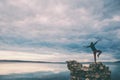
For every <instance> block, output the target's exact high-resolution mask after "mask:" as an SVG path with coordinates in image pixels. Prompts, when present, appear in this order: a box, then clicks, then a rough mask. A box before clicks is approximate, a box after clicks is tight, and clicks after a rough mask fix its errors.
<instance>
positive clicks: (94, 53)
mask: <svg viewBox="0 0 120 80" xmlns="http://www.w3.org/2000/svg"><path fill="white" fill-rule="evenodd" d="M93 55H94V61H95V63H96V51H94V52H93Z"/></svg>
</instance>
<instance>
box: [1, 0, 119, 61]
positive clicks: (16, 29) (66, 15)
mask: <svg viewBox="0 0 120 80" xmlns="http://www.w3.org/2000/svg"><path fill="white" fill-rule="evenodd" d="M99 39H100V40H101V41H100V42H99V43H98V44H97V45H96V48H97V49H98V50H101V51H102V54H101V55H100V58H99V59H98V61H117V60H120V52H119V51H120V44H119V43H120V0H0V60H33V61H39V60H40V61H41V60H42V61H67V60H73V59H74V60H78V61H81V62H87V61H93V54H92V51H91V49H89V48H85V47H83V46H86V45H89V44H90V42H95V41H96V40H99Z"/></svg>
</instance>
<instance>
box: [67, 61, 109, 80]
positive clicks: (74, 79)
mask: <svg viewBox="0 0 120 80" xmlns="http://www.w3.org/2000/svg"><path fill="white" fill-rule="evenodd" d="M67 67H68V69H69V70H70V80H111V71H110V70H109V67H106V66H105V65H104V64H103V63H102V62H97V63H92V64H89V66H88V67H86V66H83V65H82V64H81V63H78V62H77V61H74V60H72V61H67Z"/></svg>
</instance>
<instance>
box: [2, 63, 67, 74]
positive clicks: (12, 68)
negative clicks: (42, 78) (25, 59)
mask: <svg viewBox="0 0 120 80" xmlns="http://www.w3.org/2000/svg"><path fill="white" fill-rule="evenodd" d="M66 70H67V68H66V65H63V64H59V65H58V64H47V63H0V75H8V74H13V73H31V72H38V71H51V72H54V73H58V72H63V71H66Z"/></svg>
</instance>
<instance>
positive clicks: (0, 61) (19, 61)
mask: <svg viewBox="0 0 120 80" xmlns="http://www.w3.org/2000/svg"><path fill="white" fill-rule="evenodd" d="M3 62H10V63H51V64H66V62H49V61H25V60H0V63H3ZM80 63H83V64H90V63H93V62H80ZM103 63H120V61H115V62H103Z"/></svg>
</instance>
